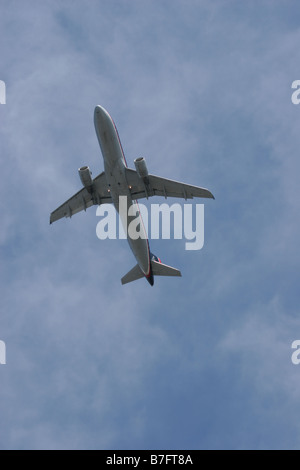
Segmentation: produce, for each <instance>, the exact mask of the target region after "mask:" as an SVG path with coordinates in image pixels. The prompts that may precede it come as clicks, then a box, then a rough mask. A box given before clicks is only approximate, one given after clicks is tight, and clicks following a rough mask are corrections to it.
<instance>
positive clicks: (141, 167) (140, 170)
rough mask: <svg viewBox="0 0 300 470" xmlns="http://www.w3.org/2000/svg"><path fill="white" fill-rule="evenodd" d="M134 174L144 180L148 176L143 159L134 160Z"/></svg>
mask: <svg viewBox="0 0 300 470" xmlns="http://www.w3.org/2000/svg"><path fill="white" fill-rule="evenodd" d="M134 164H135V168H136V172H137V174H138V175H139V177H140V178H142V180H143V179H145V178H147V176H148V168H147V165H146V160H145V159H144V157H140V158H136V159H135V160H134Z"/></svg>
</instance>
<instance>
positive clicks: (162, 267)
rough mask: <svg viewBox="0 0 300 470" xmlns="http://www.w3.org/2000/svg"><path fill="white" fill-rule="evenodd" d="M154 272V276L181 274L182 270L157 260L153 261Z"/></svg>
mask: <svg viewBox="0 0 300 470" xmlns="http://www.w3.org/2000/svg"><path fill="white" fill-rule="evenodd" d="M151 267H152V273H153V275H154V276H181V272H180V271H179V270H178V269H176V268H172V267H171V266H167V265H166V264H162V263H159V262H157V261H154V260H152V261H151Z"/></svg>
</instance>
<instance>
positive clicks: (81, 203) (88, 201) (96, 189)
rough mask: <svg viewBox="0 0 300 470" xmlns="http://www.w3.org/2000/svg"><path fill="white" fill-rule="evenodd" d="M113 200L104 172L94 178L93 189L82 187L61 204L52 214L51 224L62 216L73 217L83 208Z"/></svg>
mask: <svg viewBox="0 0 300 470" xmlns="http://www.w3.org/2000/svg"><path fill="white" fill-rule="evenodd" d="M110 202H112V200H111V197H110V194H109V192H108V186H107V182H106V178H105V173H104V172H102V173H100V175H98V176H96V178H94V180H93V186H92V191H88V190H87V189H86V188H82V189H81V190H80V191H78V193H76V194H74V196H72V197H71V198H70V199H68V200H67V201H66V202H64V203H63V204H62V205H61V206H59V207H58V208H57V209H55V211H53V212H52V213H51V215H50V224H52V223H53V222H55V221H56V220H59V219H61V218H62V217H72V215H74V214H77V212H80V211H82V210H84V211H85V210H86V209H87V208H88V207H91V206H92V205H94V204H98V205H99V204H108V203H110Z"/></svg>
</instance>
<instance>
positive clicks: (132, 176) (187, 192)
mask: <svg viewBox="0 0 300 470" xmlns="http://www.w3.org/2000/svg"><path fill="white" fill-rule="evenodd" d="M126 178H127V183H128V186H129V187H130V188H131V195H132V197H133V199H141V198H144V197H146V198H147V199H148V197H151V196H164V197H165V198H167V197H178V198H184V199H193V198H194V197H205V198H211V199H214V196H213V195H212V193H211V192H210V191H209V190H208V189H205V188H200V187H199V186H192V185H190V184H185V183H180V182H179V181H173V180H169V179H167V178H161V177H160V176H154V175H148V176H147V178H145V180H142V179H141V178H140V177H139V176H138V174H137V172H136V171H135V170H132V169H130V168H127V169H126Z"/></svg>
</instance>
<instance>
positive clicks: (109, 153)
mask: <svg viewBox="0 0 300 470" xmlns="http://www.w3.org/2000/svg"><path fill="white" fill-rule="evenodd" d="M94 123H95V129H96V134H97V137H98V141H99V144H100V148H101V152H102V155H103V160H104V168H105V176H106V181H107V185H108V188H109V192H110V196H111V199H112V201H113V204H114V206H115V208H116V210H117V212H118V213H119V212H120V207H119V200H120V199H119V198H120V196H126V197H127V206H128V207H130V206H132V208H131V211H132V212H131V214H134V215H130V216H129V215H128V212H127V211H126V212H124V211H121V212H120V216H121V220H122V224H123V227H124V230H125V232H126V233H127V234H128V231H129V230H128V229H129V225H130V223H131V222H132V220H133V219H135V220H136V224H137V225H138V224H139V230H140V234H141V236H140V237H138V238H137V239H133V238H131V237H130V236H127V240H128V243H129V245H130V248H131V250H132V252H133V254H134V256H135V258H136V260H137V263H138V265H139V267H140V268H141V270H142V272H143V273H144V275H145V277H146V278H147V280H148V282H149V283H150V284H151V285H153V274H152V269H151V262H150V249H149V242H148V238H147V234H146V232H145V228H144V224H143V221H142V217H141V215H140V211H139V207H138V204H137V202H136V201H135V200H132V196H131V192H130V187H129V185H128V182H127V180H126V168H127V163H126V159H125V156H124V152H123V149H122V145H121V142H120V138H119V135H118V131H117V128H116V126H115V124H114V121H113V120H112V118H111V117H110V115H109V114H108V112H107V111H106V110H105V109H104V108H102V107H101V106H96V108H95V112H94ZM137 218H138V220H137Z"/></svg>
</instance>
